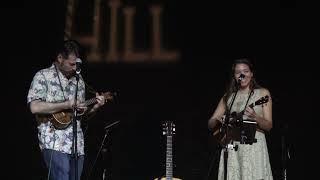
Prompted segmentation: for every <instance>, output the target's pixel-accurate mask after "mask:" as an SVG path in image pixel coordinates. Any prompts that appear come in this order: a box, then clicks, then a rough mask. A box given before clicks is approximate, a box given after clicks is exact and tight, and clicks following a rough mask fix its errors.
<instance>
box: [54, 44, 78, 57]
mask: <svg viewBox="0 0 320 180" xmlns="http://www.w3.org/2000/svg"><path fill="white" fill-rule="evenodd" d="M72 53H73V54H75V55H76V56H77V57H79V56H80V44H79V43H78V42H77V41H75V40H65V41H64V42H63V44H62V46H61V47H59V48H58V50H57V54H56V55H59V54H60V55H61V56H62V57H63V58H65V59H67V58H68V56H69V55H70V54H72Z"/></svg>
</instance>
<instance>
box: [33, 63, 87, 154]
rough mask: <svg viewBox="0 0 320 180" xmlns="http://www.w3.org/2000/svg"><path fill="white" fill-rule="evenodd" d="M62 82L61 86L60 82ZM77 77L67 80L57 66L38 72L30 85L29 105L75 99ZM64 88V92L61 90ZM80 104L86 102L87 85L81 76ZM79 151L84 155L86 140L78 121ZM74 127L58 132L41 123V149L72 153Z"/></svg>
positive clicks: (39, 126) (39, 130)
mask: <svg viewBox="0 0 320 180" xmlns="http://www.w3.org/2000/svg"><path fill="white" fill-rule="evenodd" d="M58 76H59V77H58ZM59 78H60V80H61V86H60V81H59ZM76 84H77V80H76V77H72V78H70V79H67V78H66V77H65V76H64V75H63V74H62V73H61V72H60V71H59V70H58V73H57V71H56V69H55V66H54V65H52V66H51V67H49V68H46V69H42V70H40V71H38V72H37V73H36V74H35V76H34V77H33V80H32V82H31V85H30V89H29V92H28V96H27V103H30V102H32V101H34V100H42V101H46V102H52V103H54V102H63V101H65V100H68V99H74V96H75V91H76ZM61 87H62V88H63V91H62V89H61ZM77 99H78V100H79V101H80V102H83V101H84V100H85V84H84V81H83V79H82V77H81V75H80V78H79V83H78V97H77ZM77 122H78V123H77V135H78V136H77V150H78V153H79V154H81V155H83V154H84V138H83V132H82V129H81V126H80V121H77ZM72 129H73V128H72V125H70V126H68V127H67V128H66V129H63V130H57V129H55V128H54V127H53V125H52V123H51V122H50V121H48V122H45V123H40V124H39V125H38V138H39V146H40V148H41V149H53V150H56V151H60V152H63V153H67V154H71V153H72V140H73V130H72Z"/></svg>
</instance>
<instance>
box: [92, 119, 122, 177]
mask: <svg viewBox="0 0 320 180" xmlns="http://www.w3.org/2000/svg"><path fill="white" fill-rule="evenodd" d="M119 123H120V121H116V122H113V123H111V124H109V125H108V126H106V127H104V130H105V131H106V133H105V135H104V137H103V140H102V143H101V145H100V148H99V151H98V153H97V156H96V158H95V160H94V162H93V164H92V166H91V169H90V171H89V175H88V178H87V179H88V180H89V179H90V176H91V173H92V170H93V167H94V166H95V164H96V162H97V160H98V157H99V154H100V152H101V150H102V147H103V145H104V143H105V140H106V138H107V136H108V135H109V131H110V130H111V128H112V127H114V126H115V125H117V124H119ZM103 173H104V172H103ZM104 176H105V175H104ZM103 180H104V178H103Z"/></svg>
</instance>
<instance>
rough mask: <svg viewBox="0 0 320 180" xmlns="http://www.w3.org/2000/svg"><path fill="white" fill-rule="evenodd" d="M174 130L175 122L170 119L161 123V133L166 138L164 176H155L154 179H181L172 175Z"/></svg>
mask: <svg viewBox="0 0 320 180" xmlns="http://www.w3.org/2000/svg"><path fill="white" fill-rule="evenodd" d="M174 132H175V124H174V123H173V122H172V121H166V122H165V123H164V124H163V134H164V135H166V139H167V145H166V148H167V151H166V176H165V177H161V178H160V179H159V178H156V179H155V180H181V179H179V178H175V177H173V151H172V149H173V146H172V140H173V134H174Z"/></svg>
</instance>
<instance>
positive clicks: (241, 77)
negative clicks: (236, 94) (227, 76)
mask: <svg viewBox="0 0 320 180" xmlns="http://www.w3.org/2000/svg"><path fill="white" fill-rule="evenodd" d="M244 77H245V75H244V74H240V76H239V78H238V81H239V82H241V81H242V80H243V79H244Z"/></svg>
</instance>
